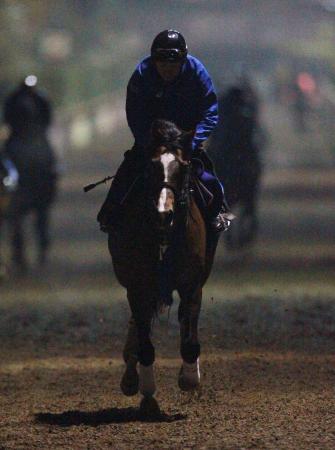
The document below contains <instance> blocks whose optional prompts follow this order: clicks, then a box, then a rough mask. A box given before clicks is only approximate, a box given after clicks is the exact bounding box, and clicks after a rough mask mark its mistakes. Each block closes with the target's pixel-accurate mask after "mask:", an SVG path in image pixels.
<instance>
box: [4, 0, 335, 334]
mask: <svg viewBox="0 0 335 450" xmlns="http://www.w3.org/2000/svg"><path fill="white" fill-rule="evenodd" d="M0 24H1V30H2V31H1V36H0V52H1V60H0V65H1V70H0V102H1V104H2V105H3V104H4V101H5V99H6V98H7V96H8V95H9V94H10V92H12V91H13V89H15V88H16V87H17V86H18V84H19V83H20V82H21V81H22V79H23V78H24V77H25V76H27V75H29V74H34V75H36V76H37V77H38V87H39V88H40V89H42V90H44V91H45V92H46V93H47V95H48V97H49V99H50V101H51V104H52V107H53V119H52V125H51V127H50V129H49V135H50V142H51V143H52V146H53V148H54V149H55V152H56V154H57V160H58V171H59V174H60V175H59V187H58V195H57V201H56V203H55V207H54V209H53V211H52V218H51V219H52V220H51V235H52V245H51V250H50V255H49V258H48V264H46V265H45V266H44V267H40V266H35V262H34V261H35V260H34V258H35V251H36V250H35V248H34V244H33V242H32V240H33V236H32V230H31V225H30V224H29V222H28V223H27V232H26V238H27V249H28V250H27V251H28V259H29V264H30V269H29V270H30V272H28V273H27V274H26V276H25V277H23V278H20V277H16V276H14V275H12V274H11V272H10V267H9V266H10V251H9V245H8V230H6V224H5V226H4V227H3V231H2V239H1V248H2V250H1V251H2V259H3V262H4V264H5V265H6V266H7V268H8V267H9V269H8V270H7V275H6V276H4V277H3V280H2V284H1V287H0V289H1V298H2V302H3V305H5V304H6V305H7V306H8V305H11V308H13V309H12V310H11V313H9V312H8V311H9V310H8V309H6V308H7V307H6V308H5V306H3V308H5V309H6V311H7V313H8V314H7V313H6V314H3V316H2V317H3V318H2V319H1V320H2V328H1V327H0V329H2V334H3V335H5V334H6V333H8V332H9V328H10V326H12V327H14V328H13V330H17V327H20V326H21V325H20V323H21V322H20V320H16V319H15V320H14V319H13V320H12V321H8V317H9V315H10V314H12V315H13V317H14V318H15V317H16V318H17V316H16V310H15V307H14V306H15V304H16V303H15V302H18V301H20V302H23V303H20V305H21V306H20V308H21V309H22V308H27V311H31V310H34V308H35V307H36V308H37V306H36V305H37V304H39V303H38V302H40V304H39V307H41V305H42V304H43V305H44V306H45V305H46V304H47V307H48V308H51V309H52V308H53V306H52V305H55V304H56V303H57V304H58V307H59V304H60V303H59V302H61V304H63V303H62V302H65V303H66V304H67V305H68V306H67V307H68V308H70V309H71V308H74V306H73V305H74V304H81V305H86V306H85V307H87V305H88V304H91V303H92V305H95V306H96V304H97V303H96V302H98V303H99V302H102V304H103V305H105V306H104V307H103V310H104V311H105V312H106V311H108V305H109V301H110V299H112V298H113V299H114V300H115V301H116V300H118V299H122V298H123V297H124V293H123V291H122V289H120V288H119V286H118V283H117V282H116V280H115V279H114V277H113V275H112V268H111V262H110V257H109V255H108V251H107V245H106V235H104V234H103V233H100V231H99V229H98V224H97V223H96V214H97V212H98V210H99V208H100V205H101V203H102V201H103V200H104V197H105V195H106V193H107V188H108V186H105V185H102V186H100V187H98V188H96V189H95V190H94V191H91V192H90V193H87V194H84V193H83V190H82V187H83V186H84V185H85V184H88V183H90V182H94V181H96V180H99V179H101V178H104V177H105V176H107V175H112V174H113V173H114V172H115V170H116V168H117V166H118V165H119V164H120V162H121V160H122V158H123V153H124V151H125V150H127V149H128V148H130V147H131V145H132V136H131V134H130V132H129V130H128V127H127V123H126V117H125V110H124V109H125V108H124V105H125V96H126V86H127V83H128V80H129V78H130V76H131V74H132V72H133V70H134V68H135V66H136V64H137V63H138V62H139V61H140V60H141V59H142V58H144V57H145V56H146V55H148V54H149V49H150V46H151V43H152V40H153V38H154V37H155V36H156V34H157V33H158V32H160V31H161V30H163V29H166V28H175V29H177V30H179V31H181V32H182V33H183V34H184V36H185V38H186V40H187V43H188V46H189V52H190V53H191V54H192V55H194V56H196V57H198V58H199V59H200V60H201V61H202V62H203V63H204V64H205V66H206V67H207V69H208V71H209V72H210V74H211V75H212V77H213V80H214V83H215V85H216V88H217V91H218V93H219V94H220V95H221V94H222V93H223V92H224V91H225V90H226V89H227V88H229V87H231V86H233V85H236V84H237V85H238V83H241V80H244V81H245V80H246V79H247V80H248V83H249V84H250V85H252V88H253V90H254V92H255V93H256V95H257V98H258V104H259V112H258V121H259V125H260V128H261V130H262V145H260V146H259V147H260V151H259V153H260V154H259V157H260V160H261V167H262V170H261V175H260V191H259V197H258V198H257V216H258V223H259V228H258V234H257V236H256V237H255V239H254V240H253V241H252V242H250V243H249V244H248V245H247V246H246V247H245V248H244V247H243V248H238V249H236V248H235V249H234V248H228V247H229V246H228V247H227V246H226V243H225V239H221V242H220V246H219V249H218V255H217V261H216V265H215V269H214V272H213V276H212V278H211V281H210V283H209V284H208V287H207V291H206V292H207V293H206V299H209V298H212V299H213V298H214V299H215V298H217V299H218V302H219V303H220V302H221V303H222V302H228V301H230V300H231V299H234V298H235V299H239V301H241V302H242V303H243V302H245V304H248V301H249V300H248V299H250V298H257V299H258V300H259V301H264V302H267V301H268V300H269V298H270V299H274V300H275V301H276V302H277V301H278V302H279V301H281V300H282V299H286V300H287V299H291V300H292V301H293V300H294V301H304V300H305V299H306V298H308V299H311V301H314V300H315V301H316V300H317V299H320V298H321V299H323V300H324V301H327V302H328V301H330V300H333V299H334V279H335V277H334V276H333V275H334V262H335V238H334V226H335V209H334V203H333V200H334V192H335V177H334V173H335V171H334V163H335V139H334V138H335V128H334V113H335V52H334V44H335V1H333V0H255V1H253V2H250V1H248V0H206V1H202V0H165V1H164V2H163V3H161V2H157V1H155V0H142V1H137V0H136V1H135V0H122V1H118V0H59V1H57V2H56V3H55V2H54V1H49V0H34V1H28V0H27V1H24V0H2V1H1V3H0ZM7 135H8V129H7V127H6V126H5V124H3V125H2V127H1V133H0V137H1V141H2V143H4V142H5V139H6V136H7ZM18 289H21V291H18ZM84 290H85V292H86V294H84V293H83V291H84ZM18 292H20V294H19V295H18ZM269 296H270V297H269ZM5 299H6V302H7V303H6V302H5ZM262 299H263V300H262ZM297 299H298V300H297ZM87 302H88V303H87ZM122 302H123V303H122V305H123V306H122V308H125V310H126V308H127V305H126V302H124V301H123V300H122ZM120 304H121V303H120ZM13 305H14V306H13ZM22 305H26V306H22ZM69 305H70V306H69ZM8 307H9V306H8ZM105 307H106V309H104V308H105ZM29 308H30V309H29ZM120 308H121V306H120ZM5 309H4V311H5ZM85 311H86V310H85ZM222 311H223V312H224V308H223V309H222ZM248 311H249V310H248ZM252 311H253V310H251V312H250V315H252V314H253V312H252ZM86 312H87V311H86ZM223 312H222V314H223ZM56 313H57V314H58V312H55V311H54V314H56ZM27 314H28V313H27ZM29 314H30V313H29ZM85 314H86V313H85ZM106 314H107V312H106ZM248 314H249V313H248ZM281 314H284V309H283V310H282V312H281V313H280V312H278V311H277V315H276V316H273V320H276V321H277V320H280V319H281V318H283V317H284V316H281ZM20 317H21V316H20ZM29 317H30V316H29ZM34 317H35V319H36V320H37V321H38V320H42V319H41V316H40V315H38V314H37V315H36V316H34ZM43 317H44V318H43V320H42V322H43V321H45V320H46V319H45V317H46V315H44V316H43ZM122 317H123V316H122ZM255 317H256V316H255ZM271 317H272V316H271ZM86 319H87V321H88V322H87V323H88V324H89V326H87V327H86V328H85V327H84V329H85V330H86V331H83V333H84V335H85V336H86V337H87V336H91V337H92V333H93V331H92V330H93V329H94V330H95V331H94V333H97V332H98V331H97V330H101V329H102V328H101V327H105V328H104V330H105V332H107V331H106V330H107V329H108V326H107V325H103V323H102V322H99V320H98V318H97V317H96V316H95V315H90V314H88V313H87V317H86ZM259 320H261V319H259ZM42 322H41V323H42ZM43 323H44V322H43ZM92 323H93V324H94V326H93V325H92ZM9 324H11V325H9ZM121 325H122V324H121ZM44 326H45V327H47V325H41V324H40V325H36V328H35V331H36V330H37V329H41V328H39V327H42V328H43V327H44ZM227 326H228V325H227ZM29 327H30V325H29ZM29 327H28V328H29ZM92 327H93V328H92ZM94 327H95V328H94ZM329 327H330V328H331V330H333V329H334V322H332V321H331V322H330V324H329ZM29 329H30V331H31V333H34V332H35V331H34V330H33V329H32V328H31V327H30V328H29ZM43 329H44V328H43ZM19 331H20V332H22V333H23V331H22V329H21V328H20V329H19ZM268 331H269V330H268ZM276 332H278V330H277V331H276ZM332 332H333V331H332ZM11 333H12V335H13V333H14V331H11ZM25 333H27V329H26V331H25V332H24V333H23V334H22V336H23V337H24V336H26V334H25ZM41 333H42V332H41ZM85 333H86V334H85ZM14 334H15V333H14ZM42 334H43V333H42ZM284 334H285V333H284ZM18 335H20V334H16V336H18ZM84 335H81V338H82V339H84V337H83V336H84Z"/></svg>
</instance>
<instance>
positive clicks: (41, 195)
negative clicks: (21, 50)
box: [4, 75, 57, 267]
mask: <svg viewBox="0 0 335 450" xmlns="http://www.w3.org/2000/svg"><path fill="white" fill-rule="evenodd" d="M36 84H37V78H36V76H34V75H29V76H28V77H26V78H25V80H24V81H23V82H22V83H20V85H19V86H18V88H17V89H16V90H15V91H14V92H12V93H11V94H10V95H9V96H8V98H7V99H6V101H5V104H4V121H5V123H6V124H7V125H8V127H9V131H10V134H9V137H8V139H7V141H6V142H5V145H4V153H5V155H6V156H8V157H9V158H10V160H11V161H13V163H14V165H15V167H16V168H17V170H18V173H19V186H18V189H17V191H16V192H15V193H14V196H13V199H12V201H11V205H10V208H9V222H10V225H11V227H10V228H11V241H12V251H13V256H12V259H13V262H14V264H15V265H16V266H21V267H24V266H25V265H26V263H25V258H24V239H23V225H22V223H23V218H24V216H25V215H27V214H28V213H29V212H30V211H34V212H35V213H36V222H35V223H36V234H37V235H38V246H39V247H38V250H39V255H38V257H39V262H40V263H42V264H43V263H44V261H45V257H46V252H47V249H48V246H49V241H50V238H49V229H48V222H49V210H50V205H51V203H52V201H53V200H54V196H55V192H56V180H57V168H56V158H55V154H54V151H53V149H52V147H51V145H50V143H49V140H48V137H47V129H48V127H49V125H50V123H51V105H50V102H49V100H48V99H47V97H46V95H45V94H44V93H42V92H41V91H40V90H39V89H37V86H36Z"/></svg>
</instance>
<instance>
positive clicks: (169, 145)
mask: <svg viewBox="0 0 335 450" xmlns="http://www.w3.org/2000/svg"><path fill="white" fill-rule="evenodd" d="M182 136H183V132H182V131H181V130H180V129H179V128H178V127H177V125H175V124H174V123H173V122H170V121H168V120H163V119H157V120H155V121H154V122H153V123H152V125H151V139H150V143H149V150H150V153H151V154H153V153H155V152H157V149H159V148H161V149H162V151H163V149H165V150H164V151H167V150H168V151H171V152H173V153H176V152H177V151H178V150H180V149H182V148H183V146H184V144H183V142H182Z"/></svg>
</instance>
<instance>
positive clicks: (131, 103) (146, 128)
mask: <svg viewBox="0 0 335 450" xmlns="http://www.w3.org/2000/svg"><path fill="white" fill-rule="evenodd" d="M145 91H146V89H145V82H144V79H143V76H142V75H141V72H140V68H139V67H138V68H137V69H136V70H135V72H134V73H133V75H132V77H131V78H130V80H129V83H128V86H127V100H126V114H127V121H128V125H129V128H130V129H131V132H132V133H133V135H134V138H135V144H136V145H139V146H143V147H145V146H146V145H147V144H148V141H149V133H150V121H149V117H148V112H147V111H146V103H147V101H146V95H145Z"/></svg>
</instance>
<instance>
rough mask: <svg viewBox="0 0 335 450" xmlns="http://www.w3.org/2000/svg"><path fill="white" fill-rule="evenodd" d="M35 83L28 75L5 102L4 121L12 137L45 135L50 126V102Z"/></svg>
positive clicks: (32, 77) (33, 77) (31, 76)
mask: <svg viewBox="0 0 335 450" xmlns="http://www.w3.org/2000/svg"><path fill="white" fill-rule="evenodd" d="M36 83H37V78H36V77H35V76H34V75H29V76H28V77H26V78H25V80H24V81H23V82H22V83H21V84H20V86H19V87H18V89H16V90H15V91H14V92H13V93H12V94H11V95H10V96H9V97H8V98H7V100H6V102H5V106H4V120H5V122H6V123H7V125H8V126H9V127H10V132H11V135H12V136H22V135H27V134H28V135H34V134H36V133H39V134H40V133H45V132H46V130H47V128H48V126H49V125H50V122H51V107H50V102H49V100H48V99H47V98H46V96H45V95H44V94H42V93H41V92H40V91H38V90H37V88H36Z"/></svg>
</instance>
